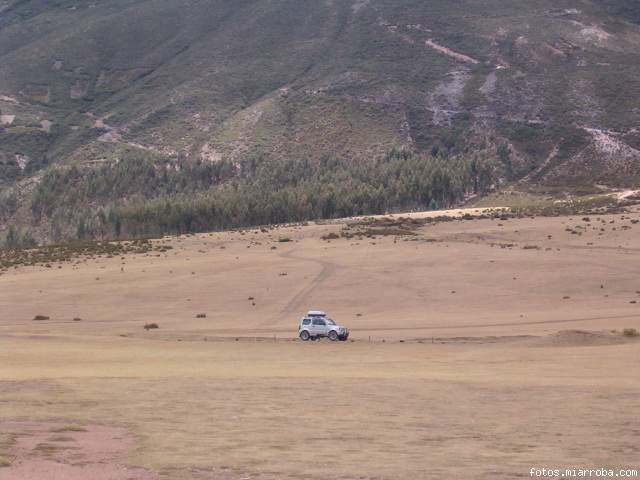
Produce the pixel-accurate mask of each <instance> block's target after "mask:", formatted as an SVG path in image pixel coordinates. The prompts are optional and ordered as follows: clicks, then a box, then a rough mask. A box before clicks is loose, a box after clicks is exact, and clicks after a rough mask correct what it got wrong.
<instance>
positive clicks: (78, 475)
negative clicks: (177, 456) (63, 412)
mask: <svg viewBox="0 0 640 480" xmlns="http://www.w3.org/2000/svg"><path fill="white" fill-rule="evenodd" d="M0 431H2V432H3V433H5V434H8V435H9V436H10V438H11V440H12V446H11V448H10V449H9V452H8V455H7V457H8V458H9V461H10V463H11V464H10V465H9V466H8V467H5V468H0V479H2V480H16V479H20V480H41V479H44V478H46V479H47V480H87V479H92V480H131V479H136V480H156V479H158V478H159V477H158V475H157V474H155V473H153V472H151V471H149V470H145V469H141V468H132V467H127V466H125V465H123V464H120V463H118V461H117V460H118V459H121V458H122V457H124V456H125V455H127V454H129V453H130V451H131V450H132V449H133V448H134V446H135V439H134V438H133V437H132V436H131V435H130V434H128V433H127V432H126V430H124V429H121V428H113V427H105V426H100V425H89V426H82V427H80V426H74V425H68V424H56V423H37V422H7V421H4V422H0Z"/></svg>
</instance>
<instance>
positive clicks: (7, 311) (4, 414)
mask: <svg viewBox="0 0 640 480" xmlns="http://www.w3.org/2000/svg"><path fill="white" fill-rule="evenodd" d="M638 219H640V214H639V213H638V212H631V213H625V214H615V215H613V214H612V215H592V216H590V217H589V218H588V219H583V218H582V217H556V218H535V219H534V218H521V219H508V220H499V219H493V220H491V219H482V220H465V221H452V222H440V223H436V224H429V225H424V226H422V227H420V228H418V229H417V230H415V232H414V233H415V235H402V236H394V235H387V236H384V235H381V236H377V237H375V238H368V237H366V236H362V237H359V236H357V235H356V236H352V237H351V238H345V237H340V238H337V239H331V240H326V239H323V237H325V238H326V236H327V235H328V234H330V233H335V234H337V235H338V236H340V233H341V231H342V229H343V228H344V224H343V223H340V222H336V223H332V224H310V225H306V226H286V227H280V228H277V229H270V230H268V231H260V230H255V229H254V230H246V231H243V232H224V233H213V234H203V235H193V236H185V237H180V238H166V239H161V240H156V241H154V242H155V243H158V244H162V245H167V246H171V247H173V248H172V249H170V250H167V251H166V252H149V253H146V254H137V255H129V254H128V255H124V256H116V257H112V258H107V257H99V258H93V259H89V258H84V259H77V260H74V261H73V262H71V263H63V264H52V265H51V266H50V268H46V267H40V266H38V267H20V268H16V269H10V270H9V271H7V272H6V273H4V274H3V275H0V479H1V480H8V479H11V480H14V479H31V478H51V479H53V480H56V479H58V478H59V479H65V480H68V479H72V480H75V479H84V478H91V479H95V480H103V479H104V480H106V479H116V480H121V479H122V480H125V479H129V478H135V479H147V478H148V479H213V480H239V479H249V478H250V479H301V478H302V479H309V480H315V479H318V480H328V479H389V480H392V479H423V478H424V479H430V478H434V479H435V478H438V479H440V478H479V479H496V478H504V479H511V478H529V470H530V468H531V467H543V466H546V467H560V468H565V467H566V468H570V467H588V466H594V467H605V466H606V467H611V468H623V467H627V466H629V467H634V468H638V467H640V418H639V417H638V415H637V407H638V398H639V397H638V395H639V394H640V341H638V339H637V338H636V337H634V336H632V335H631V334H629V332H630V331H629V330H628V331H627V333H628V334H627V335H625V334H623V331H624V330H625V329H633V328H635V329H637V330H640V303H636V302H640V276H639V274H640V235H639V234H638V232H640V224H638V223H637V222H635V221H636V220H638ZM286 239H288V240H290V241H282V240H286ZM59 267H60V268H59ZM311 308H319V309H325V310H327V311H328V312H329V313H330V314H331V315H332V316H333V317H334V318H335V319H336V320H338V321H339V322H340V323H343V324H345V325H347V326H348V327H349V328H350V329H351V331H352V337H351V338H352V339H353V341H349V342H345V343H342V342H340V343H331V342H328V341H321V342H309V343H302V342H300V341H297V340H296V334H297V330H296V329H297V322H298V320H299V317H300V316H301V314H303V313H304V312H305V311H306V310H308V309H311ZM202 314H206V316H204V317H203V315H202ZM36 315H43V316H46V317H49V319H48V320H43V321H34V320H33V319H34V317H35V316H36ZM198 317H200V318H198ZM148 323H157V324H158V325H159V327H160V328H159V329H156V330H148V331H147V330H145V329H144V328H143V327H144V325H145V324H148Z"/></svg>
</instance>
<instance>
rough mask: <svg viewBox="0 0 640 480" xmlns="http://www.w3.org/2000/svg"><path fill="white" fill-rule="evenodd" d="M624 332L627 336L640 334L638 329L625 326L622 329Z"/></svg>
mask: <svg viewBox="0 0 640 480" xmlns="http://www.w3.org/2000/svg"><path fill="white" fill-rule="evenodd" d="M622 334H623V335H624V336H625V337H638V336H640V333H638V330H636V329H635V328H625V329H624V330H623V331H622Z"/></svg>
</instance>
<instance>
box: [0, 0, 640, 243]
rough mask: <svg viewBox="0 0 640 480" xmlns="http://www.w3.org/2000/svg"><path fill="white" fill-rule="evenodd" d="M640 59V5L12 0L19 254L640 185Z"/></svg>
mask: <svg viewBox="0 0 640 480" xmlns="http://www.w3.org/2000/svg"><path fill="white" fill-rule="evenodd" d="M639 52H640V10H639V8H638V6H637V2H635V1H632V0H580V1H575V0H573V1H569V0H560V1H557V0H556V1H551V0H530V1H526V2H525V1H516V2H514V1H512V0H484V1H481V2H478V1H475V0H459V1H456V2H451V1H448V0H431V1H429V2H425V1H424V0H326V1H320V0H206V1H205V0H111V1H109V2H89V1H80V0H55V1H51V0H49V1H44V0H0V229H1V230H0V238H3V237H5V236H7V235H8V234H9V233H11V238H12V239H14V240H12V241H16V240H15V239H18V240H17V241H20V239H21V238H23V237H24V238H26V239H28V240H29V242H30V241H32V240H33V239H35V240H37V241H49V242H50V241H60V240H64V239H67V238H72V237H76V236H96V237H101V236H112V235H115V236H117V235H122V236H127V235H139V234H148V233H166V232H175V231H180V232H181V231H192V230H201V229H208V228H220V227H226V226H238V225H245V224H254V223H269V222H274V221H284V220H302V219H308V218H317V217H332V216H338V215H343V214H354V213H379V212H383V211H386V210H394V209H399V208H414V207H415V208H429V207H432V208H433V207H435V206H438V207H440V206H448V205H451V204H454V203H456V202H459V201H461V200H463V199H464V198H466V197H468V196H470V195H474V194H483V193H485V192H487V191H490V190H495V189H498V188H500V187H501V186H503V185H506V184H517V185H518V186H519V188H521V189H527V188H530V187H535V188H536V189H540V188H542V189H551V190H554V191H557V190H558V189H579V190H594V189H598V188H602V187H603V186H605V187H611V188H620V187H633V186H637V185H638V184H639V183H640V168H639V167H640V130H639V129H638V125H639V124H640V122H639V119H640V53H639ZM390 152H391V153H390Z"/></svg>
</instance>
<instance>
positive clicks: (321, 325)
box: [298, 310, 349, 342]
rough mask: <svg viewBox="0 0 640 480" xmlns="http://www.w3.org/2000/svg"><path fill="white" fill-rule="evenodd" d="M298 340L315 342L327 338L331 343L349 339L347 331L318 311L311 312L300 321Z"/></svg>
mask: <svg viewBox="0 0 640 480" xmlns="http://www.w3.org/2000/svg"><path fill="white" fill-rule="evenodd" d="M298 335H299V336H300V340H303V341H305V342H306V341H307V340H316V339H317V338H321V337H327V338H328V339H329V340H331V341H332V342H335V341H337V340H341V341H343V342H344V341H346V340H347V339H348V338H349V330H348V329H347V328H345V327H341V326H340V325H336V322H334V321H333V320H331V319H330V318H329V317H327V314H326V313H324V312H321V311H319V310H311V311H310V312H309V313H307V314H306V315H305V316H304V317H302V319H301V320H300V325H299V326H298Z"/></svg>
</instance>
